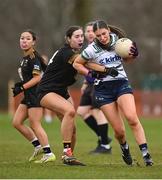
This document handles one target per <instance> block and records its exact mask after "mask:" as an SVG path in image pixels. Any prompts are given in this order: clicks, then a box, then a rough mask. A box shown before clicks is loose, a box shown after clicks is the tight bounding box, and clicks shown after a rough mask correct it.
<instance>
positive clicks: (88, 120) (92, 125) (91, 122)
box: [84, 116, 100, 136]
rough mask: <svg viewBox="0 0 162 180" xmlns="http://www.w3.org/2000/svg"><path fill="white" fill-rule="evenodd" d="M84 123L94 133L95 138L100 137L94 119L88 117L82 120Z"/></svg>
mask: <svg viewBox="0 0 162 180" xmlns="http://www.w3.org/2000/svg"><path fill="white" fill-rule="evenodd" d="M84 122H85V123H86V124H87V125H88V126H89V127H90V128H91V129H92V130H93V131H94V132H95V133H96V135H97V136H100V134H99V131H98V125H97V122H96V119H95V118H94V117H93V116H89V117H88V118H86V119H85V120H84Z"/></svg>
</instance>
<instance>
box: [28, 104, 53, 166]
mask: <svg viewBox="0 0 162 180" xmlns="http://www.w3.org/2000/svg"><path fill="white" fill-rule="evenodd" d="M28 114H29V122H30V126H31V128H32V129H33V131H34V133H35V135H36V136H37V138H38V140H39V142H40V144H41V146H42V150H43V153H44V155H43V157H42V158H41V159H40V160H37V161H35V162H36V163H47V162H53V161H55V159H56V157H55V155H54V154H53V153H52V151H51V148H50V145H49V142H48V136H47V134H46V132H45V130H44V129H43V127H42V125H41V120H42V117H43V108H41V107H32V108H29V109H28Z"/></svg>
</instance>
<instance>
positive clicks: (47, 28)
mask: <svg viewBox="0 0 162 180" xmlns="http://www.w3.org/2000/svg"><path fill="white" fill-rule="evenodd" d="M161 7H162V1H161V0H135V1H134V0H27V1H25V0H0V12H1V13H0V22H1V27H0V110H1V111H7V108H8V82H9V81H11V80H13V81H17V80H18V79H19V78H18V73H17V67H18V64H19V60H20V59H21V57H22V52H21V50H20V48H19V36H20V33H21V32H22V31H23V30H24V29H27V28H31V29H33V30H34V31H35V32H36V34H37V35H38V41H37V50H38V51H39V52H40V53H41V54H45V55H47V56H48V57H49V58H50V57H51V56H52V54H53V53H54V52H55V50H56V49H58V48H59V47H60V46H61V45H62V44H63V42H64V33H65V31H66V29H67V28H68V27H69V26H70V25H81V26H84V25H85V23H87V22H88V21H92V20H96V19H103V20H106V21H107V22H108V24H112V25H116V26H118V27H120V28H122V29H124V30H125V31H126V33H127V37H129V38H130V39H132V40H133V41H135V42H136V43H137V45H138V47H139V52H140V55H139V57H138V59H137V61H136V62H135V63H134V64H133V65H132V64H130V65H126V69H127V71H128V77H129V79H130V81H131V83H132V86H133V88H134V89H135V90H136V101H138V102H137V104H139V108H141V109H142V110H141V109H140V111H142V112H143V113H146V114H147V113H148V114H149V113H150V114H152V113H153V112H154V113H155V114H156V115H161V113H162V110H161V106H162V99H161V98H162V93H161V90H162V23H161V20H162V13H161ZM80 85H81V78H79V80H78V82H77V83H76V84H75V85H74V87H75V88H78V89H79V87H80Z"/></svg>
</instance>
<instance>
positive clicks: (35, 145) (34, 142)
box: [32, 139, 40, 147]
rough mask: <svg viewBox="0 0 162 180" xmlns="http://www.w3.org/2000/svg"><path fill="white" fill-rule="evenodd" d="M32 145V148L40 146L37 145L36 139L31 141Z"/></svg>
mask: <svg viewBox="0 0 162 180" xmlns="http://www.w3.org/2000/svg"><path fill="white" fill-rule="evenodd" d="M32 144H33V146H34V147H37V146H40V143H39V141H38V139H37V140H34V141H32Z"/></svg>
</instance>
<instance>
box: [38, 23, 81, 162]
mask: <svg viewBox="0 0 162 180" xmlns="http://www.w3.org/2000/svg"><path fill="white" fill-rule="evenodd" d="M65 38H66V43H65V44H64V46H63V47H61V48H60V49H58V51H56V52H55V53H54V55H53V57H52V58H51V59H50V61H49V64H48V66H47V69H46V71H45V73H44V74H43V77H42V79H41V81H40V84H39V86H38V96H39V100H40V104H41V106H42V107H45V108H48V109H50V110H52V111H54V112H55V113H56V114H57V116H58V117H59V119H60V120H61V135H62V139H63V156H62V160H63V163H64V164H67V165H84V164H83V163H81V162H79V161H78V160H77V159H76V158H75V157H74V155H73V150H74V146H75V139H76V132H75V131H76V128H75V122H74V118H75V114H76V112H75V108H74V105H73V103H72V99H71V97H70V95H69V93H68V87H69V86H70V85H72V84H73V83H74V82H75V81H76V75H77V71H76V69H74V68H73V65H72V64H73V61H74V59H75V58H76V56H78V53H79V52H80V49H81V48H82V45H83V40H84V36H83V30H82V28H81V27H80V26H71V27H69V29H68V30H67V31H66V35H65Z"/></svg>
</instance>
